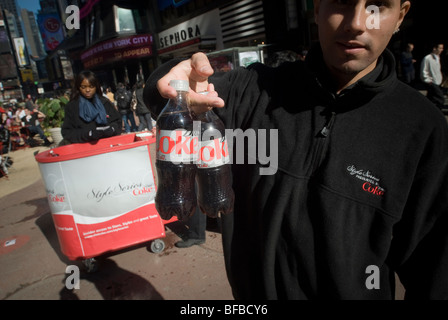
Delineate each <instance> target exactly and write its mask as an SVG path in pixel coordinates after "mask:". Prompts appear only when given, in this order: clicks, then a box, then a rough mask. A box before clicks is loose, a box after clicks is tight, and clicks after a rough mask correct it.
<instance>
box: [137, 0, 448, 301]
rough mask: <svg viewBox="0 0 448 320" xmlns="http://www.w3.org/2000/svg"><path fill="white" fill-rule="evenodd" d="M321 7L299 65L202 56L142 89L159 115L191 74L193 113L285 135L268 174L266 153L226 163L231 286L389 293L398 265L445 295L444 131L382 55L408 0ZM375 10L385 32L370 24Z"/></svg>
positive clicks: (297, 294) (416, 294)
mask: <svg viewBox="0 0 448 320" xmlns="http://www.w3.org/2000/svg"><path fill="white" fill-rule="evenodd" d="M371 4H372V5H377V6H379V7H374V8H372V7H370V5H371ZM314 6H315V19H316V22H317V24H318V27H319V37H320V45H318V46H315V47H314V48H312V49H311V50H310V52H309V53H308V55H307V58H306V61H305V62H302V61H297V62H293V63H285V64H283V65H282V66H280V67H278V68H269V67H266V66H264V65H262V64H254V65H252V66H250V67H249V68H247V69H243V68H240V69H237V70H234V71H231V72H228V73H226V74H216V75H213V76H212V74H213V70H212V68H211V66H210V64H209V62H208V59H207V58H206V56H205V55H203V54H195V55H193V57H192V58H191V59H189V60H185V61H182V62H180V63H179V62H178V61H177V62H171V63H168V64H166V65H164V66H163V67H161V68H159V70H156V71H155V72H154V73H153V74H152V76H151V77H150V79H148V83H147V86H146V97H147V98H146V99H147V104H148V105H149V106H150V108H151V110H152V111H153V112H154V113H155V114H157V113H159V112H160V111H161V109H162V108H163V105H164V103H165V101H166V100H165V99H167V98H172V97H175V95H176V93H175V90H174V89H173V88H170V87H169V85H168V84H169V80H171V79H188V80H189V81H190V88H191V90H190V93H189V97H190V103H191V105H192V108H193V110H194V111H195V112H203V111H204V110H208V109H209V108H211V107H215V112H216V113H217V114H218V115H219V116H220V117H221V119H222V120H223V122H224V123H225V125H226V127H227V128H233V129H242V130H255V132H258V130H260V129H269V130H278V141H273V142H272V143H270V141H269V142H268V143H266V144H267V145H266V147H267V150H279V154H278V166H277V168H275V169H276V170H272V173H274V174H270V175H269V174H267V175H266V174H262V169H266V168H265V167H266V164H265V163H263V162H262V161H261V158H258V159H257V160H259V161H258V162H257V163H256V164H250V163H245V164H233V167H232V169H233V187H234V190H235V208H234V213H233V214H232V215H228V216H223V217H222V228H223V230H222V232H223V235H222V236H223V248H224V256H225V262H226V270H227V274H228V278H229V282H230V284H231V286H232V290H233V294H234V296H235V298H237V299H254V298H257V299H394V293H395V279H394V274H395V272H396V273H398V275H399V277H400V280H401V282H402V283H403V285H404V286H405V289H406V298H407V299H448V228H447V225H448V197H447V196H446V190H447V188H448V126H447V123H446V120H445V119H444V117H443V116H442V115H441V114H440V112H439V111H438V110H437V108H435V107H434V106H433V105H432V104H430V103H428V101H427V99H426V98H425V97H424V96H422V95H421V94H420V93H418V92H417V91H415V90H413V89H412V88H410V87H408V86H406V85H405V84H403V83H401V82H400V81H399V80H398V79H397V76H396V73H395V60H394V58H393V55H392V54H391V53H390V51H388V50H387V49H386V46H387V44H388V42H389V40H390V39H391V37H392V35H393V33H395V32H397V30H398V29H399V27H400V24H401V23H402V21H403V19H404V17H405V15H406V13H407V12H408V10H409V8H410V2H409V1H400V0H387V1H382V2H374V3H371V2H370V1H366V0H353V1H333V0H315V1H314ZM375 8H376V9H379V10H373V9H375ZM372 11H373V12H379V14H380V19H379V20H378V21H379V23H380V25H379V26H378V28H375V27H372V25H371V24H369V23H367V22H366V21H367V20H369V19H371V18H372V16H371V15H372ZM373 18H375V17H373ZM376 18H378V17H376ZM369 21H370V20H369ZM215 89H216V91H215ZM205 90H207V91H210V93H209V94H208V95H207V96H204V95H200V94H197V92H201V91H205ZM158 92H159V93H160V94H157V93H158ZM218 94H219V96H218ZM162 97H163V98H162ZM258 139H262V137H261V135H260V136H258ZM259 142H260V141H259ZM261 142H263V141H261ZM275 144H276V145H275ZM235 152H238V149H237V150H236V151H235ZM255 156H256V155H255Z"/></svg>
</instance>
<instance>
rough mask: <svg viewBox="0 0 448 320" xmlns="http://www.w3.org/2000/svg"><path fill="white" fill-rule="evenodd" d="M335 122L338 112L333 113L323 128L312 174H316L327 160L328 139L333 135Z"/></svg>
mask: <svg viewBox="0 0 448 320" xmlns="http://www.w3.org/2000/svg"><path fill="white" fill-rule="evenodd" d="M335 120H336V112H332V113H331V117H330V118H329V119H328V121H327V123H326V124H325V126H324V127H323V128H322V130H320V131H319V134H318V139H319V140H318V142H317V143H318V145H317V149H316V150H317V151H316V155H315V157H314V163H313V172H312V174H314V172H315V171H316V170H317V168H319V166H320V165H321V163H322V161H323V160H324V158H325V155H326V154H327V148H328V137H329V136H330V134H331V130H332V128H333V125H334V122H335Z"/></svg>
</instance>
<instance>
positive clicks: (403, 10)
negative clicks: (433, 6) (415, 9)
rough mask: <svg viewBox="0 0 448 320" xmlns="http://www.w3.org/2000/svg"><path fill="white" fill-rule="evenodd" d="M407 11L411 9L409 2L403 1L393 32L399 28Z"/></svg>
mask: <svg viewBox="0 0 448 320" xmlns="http://www.w3.org/2000/svg"><path fill="white" fill-rule="evenodd" d="M409 9H411V2H410V1H405V2H403V3H402V4H401V9H400V17H399V18H398V22H397V26H396V28H395V30H398V28H400V26H401V24H402V22H403V20H404V17H405V16H406V14H407V13H408V12H409Z"/></svg>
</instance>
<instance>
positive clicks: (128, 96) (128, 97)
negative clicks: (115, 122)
mask: <svg viewBox="0 0 448 320" xmlns="http://www.w3.org/2000/svg"><path fill="white" fill-rule="evenodd" d="M114 98H115V101H116V102H117V108H118V111H119V112H120V114H121V117H122V121H123V123H124V128H125V131H126V133H130V132H131V131H132V132H136V131H137V124H136V123H135V118H134V111H132V109H131V101H132V93H131V92H130V91H129V90H126V87H125V86H124V84H123V83H121V82H119V83H118V84H117V92H115V95H114ZM129 123H130V125H129Z"/></svg>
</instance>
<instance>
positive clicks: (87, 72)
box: [70, 70, 102, 100]
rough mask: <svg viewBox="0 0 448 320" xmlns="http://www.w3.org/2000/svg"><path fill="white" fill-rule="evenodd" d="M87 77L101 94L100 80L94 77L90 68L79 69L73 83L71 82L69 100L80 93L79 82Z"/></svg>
mask: <svg viewBox="0 0 448 320" xmlns="http://www.w3.org/2000/svg"><path fill="white" fill-rule="evenodd" d="M85 79H87V81H89V83H90V84H91V85H92V86H94V87H95V88H96V93H97V94H98V95H100V96H101V92H102V91H101V85H100V81H99V80H98V78H97V77H96V75H95V73H93V72H92V71H90V70H84V71H81V72H80V73H79V74H78V75H77V76H76V78H75V83H74V84H73V90H72V95H71V96H70V99H71V100H75V99H78V98H79V96H80V95H81V92H80V91H79V88H80V87H81V83H82V82H83V81H84V80H85Z"/></svg>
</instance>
